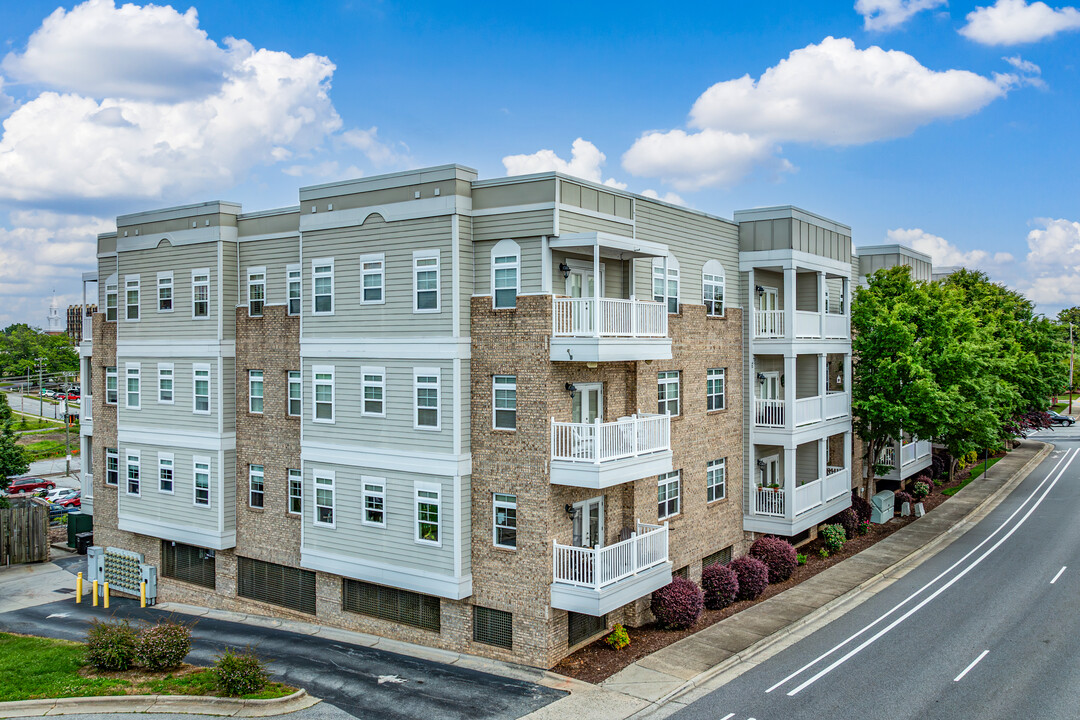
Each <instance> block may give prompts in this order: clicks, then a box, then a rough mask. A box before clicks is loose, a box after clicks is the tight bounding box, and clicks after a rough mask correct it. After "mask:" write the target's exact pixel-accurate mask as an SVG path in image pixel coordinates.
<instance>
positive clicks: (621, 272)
mask: <svg viewBox="0 0 1080 720" xmlns="http://www.w3.org/2000/svg"><path fill="white" fill-rule="evenodd" d="M548 245H549V247H550V251H551V264H552V271H553V274H554V272H555V269H556V268H557V269H558V271H559V272H560V273H561V275H562V277H561V280H562V282H563V283H565V289H564V290H563V292H565V296H561V295H562V294H563V293H561V292H559V287H560V279H557V276H556V277H553V284H554V287H555V288H556V289H555V295H556V297H555V299H554V302H553V308H552V324H553V327H552V332H551V359H552V360H553V361H558V362H562V361H565V362H622V361H633V360H669V359H671V338H670V337H668V325H667V322H668V313H667V308H666V307H665V305H664V303H661V302H654V301H652V300H639V299H637V298H636V297H635V295H634V272H633V263H632V262H631V261H632V260H634V259H639V258H642V259H653V258H664V259H665V261H666V258H667V256H668V251H667V246H666V245H662V244H660V243H654V242H648V241H645V240H635V239H633V238H628V237H623V236H621V235H610V234H608V233H603V232H588V233H576V234H572V235H562V236H560V237H557V238H553V239H552V240H550V241H549V243H548Z"/></svg>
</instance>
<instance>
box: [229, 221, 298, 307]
mask: <svg viewBox="0 0 1080 720" xmlns="http://www.w3.org/2000/svg"><path fill="white" fill-rule="evenodd" d="M299 262H300V236H299V235H297V236H296V237H289V238H279V239H274V240H256V241H253V242H242V243H240V293H239V297H240V300H239V304H240V305H244V306H246V305H247V302H248V285H247V279H248V277H247V276H248V268H251V267H265V268H266V304H267V305H284V304H285V303H286V301H287V300H288V298H287V297H286V295H285V282H286V278H285V266H286V265H292V264H297V263H299Z"/></svg>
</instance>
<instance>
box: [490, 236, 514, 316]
mask: <svg viewBox="0 0 1080 720" xmlns="http://www.w3.org/2000/svg"><path fill="white" fill-rule="evenodd" d="M501 257H513V258H514V262H513V263H504V264H503V265H500V266H496V264H495V259H496V258H501ZM496 267H500V268H502V269H504V270H505V269H508V268H513V269H514V270H516V272H515V273H514V280H515V283H514V304H513V305H499V304H498V303H497V302H496V301H495V291H496V290H500V289H501V290H508V289H509V288H497V287H495V269H496ZM519 295H521V246H520V245H518V244H517V243H516V242H514V241H513V240H500V241H499V242H497V243H495V247H493V248H492V249H491V307H492V308H493V309H496V310H510V309H512V308H516V307H517V299H518V296H519Z"/></svg>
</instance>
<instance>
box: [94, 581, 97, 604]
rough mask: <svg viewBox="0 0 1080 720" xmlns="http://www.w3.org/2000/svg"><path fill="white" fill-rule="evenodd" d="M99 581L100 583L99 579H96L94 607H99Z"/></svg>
mask: <svg viewBox="0 0 1080 720" xmlns="http://www.w3.org/2000/svg"><path fill="white" fill-rule="evenodd" d="M97 583H98V581H97V580H95V581H94V607H97V603H98V589H97Z"/></svg>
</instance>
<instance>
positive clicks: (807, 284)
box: [795, 272, 818, 312]
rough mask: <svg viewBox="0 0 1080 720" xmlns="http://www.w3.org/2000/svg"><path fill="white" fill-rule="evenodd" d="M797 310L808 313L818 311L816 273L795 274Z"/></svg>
mask: <svg viewBox="0 0 1080 720" xmlns="http://www.w3.org/2000/svg"><path fill="white" fill-rule="evenodd" d="M795 309H796V310H805V311H807V312H817V311H818V301H817V273H816V272H800V273H796V274H795Z"/></svg>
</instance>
